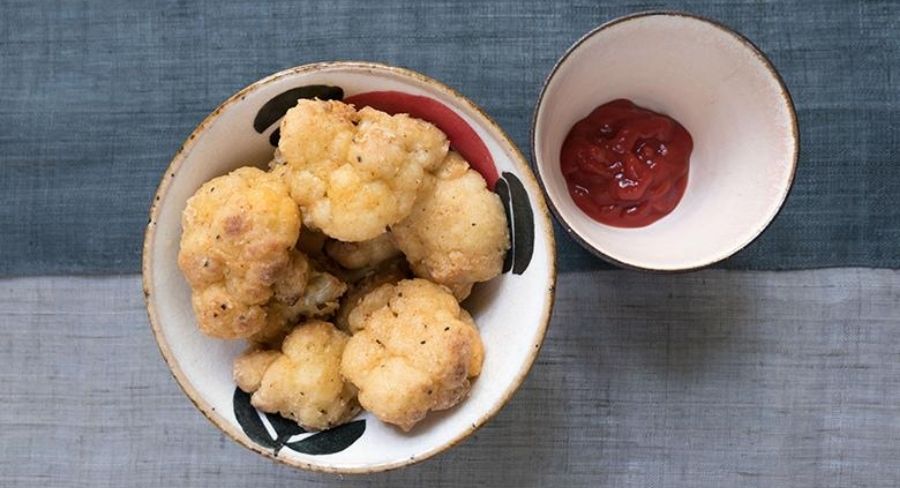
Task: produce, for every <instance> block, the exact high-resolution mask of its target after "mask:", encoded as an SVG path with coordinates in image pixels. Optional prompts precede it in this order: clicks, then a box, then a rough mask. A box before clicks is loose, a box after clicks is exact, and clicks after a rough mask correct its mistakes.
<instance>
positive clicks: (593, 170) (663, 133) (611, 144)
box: [560, 99, 694, 227]
mask: <svg viewBox="0 0 900 488" xmlns="http://www.w3.org/2000/svg"><path fill="white" fill-rule="evenodd" d="M693 148H694V142H693V140H692V139H691V135H690V134H689V133H688V131H687V130H685V128H684V127H682V126H681V124H679V123H678V122H677V121H675V120H674V119H672V118H671V117H668V116H666V115H663V114H659V113H656V112H653V111H651V110H647V109H645V108H642V107H639V106H637V105H635V104H634V103H633V102H631V101H630V100H624V99H619V100H613V101H611V102H609V103H605V104H603V105H600V106H599V107H597V108H596V109H594V111H593V112H591V113H590V115H588V116H587V117H585V118H584V119H582V120H580V121H578V123H576V124H575V125H574V126H573V127H572V129H571V130H570V131H569V134H568V135H567V136H566V140H565V142H563V146H562V153H561V155H560V165H561V166H562V173H563V176H564V177H565V179H566V184H567V185H568V188H569V193H570V194H571V195H572V199H574V200H575V204H576V205H578V207H579V208H581V209H582V210H583V211H584V212H585V213H587V214H588V215H589V216H590V217H591V218H593V219H594V220H596V221H598V222H600V223H603V224H607V225H612V226H616V227H643V226H646V225H650V224H652V223H653V222H656V221H657V220H659V219H661V218H662V217H664V216H666V215H667V214H668V213H669V212H671V211H672V210H674V209H675V206H676V205H678V202H679V201H681V197H682V195H684V189H685V187H686V186H687V180H688V162H689V160H690V156H691V151H692V150H693Z"/></svg>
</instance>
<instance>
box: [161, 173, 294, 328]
mask: <svg viewBox="0 0 900 488" xmlns="http://www.w3.org/2000/svg"><path fill="white" fill-rule="evenodd" d="M299 234H300V213H299V211H298V209H297V205H296V204H295V203H294V201H293V200H292V199H291V197H290V194H289V193H288V189H287V187H286V186H285V184H284V183H283V182H282V181H281V180H280V179H278V178H277V177H274V176H273V175H270V174H268V173H266V172H264V171H261V170H259V169H257V168H252V167H244V168H240V169H237V170H235V171H232V172H231V173H229V174H227V175H225V176H220V177H218V178H214V179H212V180H210V181H208V182H207V183H205V184H204V185H203V186H201V187H200V189H199V190H197V192H196V193H195V194H194V196H192V197H191V198H190V199H189V200H188V202H187V207H186V208H185V210H184V213H183V214H182V236H181V247H180V250H179V253H178V266H179V267H180V268H181V271H182V272H183V273H184V276H185V278H187V281H188V283H189V284H190V286H191V289H192V292H193V296H192V303H193V306H194V311H195V313H196V316H197V321H198V325H199V327H200V329H201V330H202V331H203V332H204V333H206V334H207V335H210V336H213V337H219V338H223V339H236V338H242V337H248V336H250V335H252V334H254V333H255V332H257V331H259V330H260V329H262V328H263V327H264V326H265V318H266V313H265V310H264V309H263V305H264V304H265V303H266V302H267V301H269V299H270V298H271V297H272V295H273V285H274V284H275V282H276V280H277V279H278V278H279V276H281V274H282V273H283V272H284V270H285V269H286V268H287V267H288V265H289V262H290V252H291V249H293V247H294V244H295V243H296V241H297V237H298V236H299Z"/></svg>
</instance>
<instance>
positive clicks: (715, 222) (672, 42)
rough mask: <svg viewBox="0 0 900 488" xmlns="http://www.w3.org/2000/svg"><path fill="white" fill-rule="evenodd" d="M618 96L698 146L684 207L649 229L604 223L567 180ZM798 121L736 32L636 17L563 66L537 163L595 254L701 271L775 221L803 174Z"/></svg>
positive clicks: (581, 48) (540, 117)
mask: <svg viewBox="0 0 900 488" xmlns="http://www.w3.org/2000/svg"><path fill="white" fill-rule="evenodd" d="M617 98H627V99H631V100H632V101H634V102H635V103H637V104H638V105H641V106H644V107H646V108H649V109H651V110H655V111H657V112H660V113H664V114H667V115H669V116H671V117H673V118H675V119H676V120H677V121H679V122H680V123H681V124H682V125H683V126H684V127H685V128H687V130H688V131H689V132H690V134H691V136H692V138H693V140H694V151H693V154H692V155H691V161H690V173H689V179H688V186H687V189H686V191H685V194H684V197H683V199H682V200H681V202H680V203H679V205H678V206H677V207H676V208H675V210H674V211H673V212H672V213H671V214H669V215H668V216H666V217H664V218H662V219H660V220H659V221H657V222H656V223H654V224H651V225H649V226H647V227H643V228H637V229H625V228H617V227H612V226H608V225H603V224H600V223H598V222H596V221H594V220H592V219H591V218H590V217H589V216H587V215H586V214H585V213H584V212H582V211H581V210H580V209H579V208H578V207H577V206H576V205H575V203H574V201H573V200H572V198H571V197H570V195H569V193H568V190H567V188H566V182H565V180H564V178H563V176H562V172H561V170H560V162H559V158H560V148H561V146H562V143H563V140H564V139H565V137H566V134H567V133H568V131H569V129H570V128H571V127H572V126H573V125H574V124H575V123H576V122H577V121H578V120H580V119H582V118H584V117H585V116H587V115H588V113H590V112H591V111H592V110H593V109H594V108H595V107H597V106H598V105H600V104H603V103H605V102H608V101H611V100H614V99H617ZM792 116H793V112H792V108H791V107H790V104H789V102H788V101H787V99H786V94H785V93H783V91H782V87H781V85H780V83H779V82H778V80H777V78H776V77H775V76H774V75H773V73H772V72H771V71H770V69H769V67H768V65H767V64H766V62H765V61H764V60H763V59H762V58H761V57H760V55H759V54H758V53H757V52H756V51H755V50H754V49H753V48H751V47H750V46H749V45H748V44H746V43H745V42H744V41H743V40H741V39H739V38H738V37H736V36H735V35H734V34H732V33H730V32H728V31H726V30H724V29H723V28H721V27H718V26H715V25H713V24H711V23H709V22H706V21H702V20H699V19H696V18H692V17H686V16H681V15H669V14H660V15H651V16H642V17H634V18H630V19H627V20H624V21H621V22H618V23H614V24H612V25H610V26H607V27H605V28H603V29H601V30H599V31H598V32H596V33H594V34H593V35H591V36H589V37H588V38H587V39H585V40H584V42H582V43H581V44H580V45H578V46H577V47H576V48H574V50H573V51H572V52H571V53H570V54H569V56H568V58H566V59H565V60H564V61H563V62H562V63H561V65H560V66H559V68H558V69H557V71H556V73H555V74H554V75H553V76H552V79H550V80H549V82H548V84H547V86H546V89H545V92H544V95H543V99H542V101H541V103H540V106H539V107H538V111H537V115H536V119H535V132H534V133H535V140H534V154H535V158H536V160H537V161H536V164H537V165H538V170H539V172H540V175H541V178H542V179H543V183H544V187H545V189H546V191H547V194H548V196H549V198H550V201H551V202H552V204H553V206H554V207H555V208H556V210H557V213H558V214H559V215H561V218H562V219H563V220H564V221H565V224H566V226H567V227H569V228H570V229H571V231H572V232H574V233H575V234H577V235H578V236H579V237H580V238H581V239H582V240H583V241H585V242H586V244H588V245H589V246H591V247H593V248H594V249H596V250H598V251H599V252H601V253H602V254H604V255H606V256H608V257H611V258H612V259H614V260H616V261H619V262H621V263H624V264H627V265H631V266H636V267H641V268H648V269H656V270H678V269H690V268H695V267H699V266H704V265H707V264H710V263H712V262H715V261H718V260H721V259H724V258H726V257H728V256H730V255H731V254H733V253H735V252H737V251H738V250H740V249H741V248H743V247H744V246H745V245H746V244H748V243H749V242H750V241H752V240H753V239H754V238H755V237H756V236H757V235H758V234H759V233H760V232H762V231H763V230H764V229H765V227H766V225H768V223H769V222H770V221H771V219H772V218H774V216H775V214H776V213H777V212H778V209H779V208H780V206H781V204H782V203H783V201H784V199H785V197H786V195H787V191H788V189H789V187H790V182H791V179H792V175H793V167H794V164H795V155H796V152H797V140H796V137H795V135H794V132H793V127H794V126H793V119H792Z"/></svg>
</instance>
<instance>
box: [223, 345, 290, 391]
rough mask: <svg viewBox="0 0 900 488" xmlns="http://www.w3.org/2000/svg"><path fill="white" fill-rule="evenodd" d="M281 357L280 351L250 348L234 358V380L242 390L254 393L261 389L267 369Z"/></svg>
mask: <svg viewBox="0 0 900 488" xmlns="http://www.w3.org/2000/svg"><path fill="white" fill-rule="evenodd" d="M279 357H281V352H280V351H276V350H271V349H259V348H256V347H251V348H248V349H247V350H246V351H244V352H242V353H241V355H240V356H238V357H237V359H235V360H234V382H235V383H236V384H237V386H238V388H240V389H241V390H244V391H245V392H247V393H253V392H254V391H256V390H258V389H259V385H260V383H262V379H263V375H265V374H266V370H267V369H269V366H271V365H272V363H274V362H275V360H276V359H278V358H279Z"/></svg>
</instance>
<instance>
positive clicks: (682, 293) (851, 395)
mask: <svg viewBox="0 0 900 488" xmlns="http://www.w3.org/2000/svg"><path fill="white" fill-rule="evenodd" d="M140 289H141V285H140V278H139V277H138V276H127V277H109V278H16V279H8V280H0V365H2V366H3V367H2V368H0V384H2V385H3V393H2V394H0V486H3V487H26V486H42V487H43V486H69V487H85V488H103V487H122V486H136V487H137V486H161V487H188V486H214V487H217V488H228V487H248V486H249V487H259V488H263V487H270V486H271V487H285V486H333V487H356V486H392V487H403V486H427V487H433V488H440V487H445V486H465V487H478V486H485V487H494V486H516V487H521V486H538V485H542V486H559V487H572V488H575V487H597V486H611V487H613V486H614V487H619V486H635V487H642V488H645V487H667V488H669V487H680V486H684V487H691V488H705V487H710V488H722V487H766V488H769V487H790V488H805V487H810V488H830V487H856V486H860V487H862V486H865V487H873V488H878V487H885V488H887V487H896V486H898V485H900V463H898V459H900V416H898V415H897V412H898V410H897V406H898V405H900V355H898V349H897V344H898V343H900V327H898V317H900V271H887V270H863V269H839V270H817V271H794V272H733V271H723V270H709V271H703V272H699V273H692V274H683V275H672V276H659V275H651V274H642V273H633V272H627V271H597V272H590V273H568V274H564V275H562V276H561V277H560V282H559V287H558V300H557V304H556V312H555V315H554V319H553V323H552V325H551V327H550V331H549V333H548V337H547V340H546V342H545V343H544V347H543V350H542V351H541V355H540V357H539V359H538V361H537V363H536V364H535V367H534V369H533V370H532V371H531V374H530V375H529V378H528V380H527V381H526V382H525V384H524V386H523V387H522V389H521V390H520V391H519V392H518V394H516V396H515V397H514V398H513V399H512V401H511V402H510V403H509V404H508V405H507V406H506V408H504V409H503V411H502V412H501V413H500V414H499V416H497V417H496V418H495V419H494V420H492V421H491V422H490V423H489V424H488V425H487V426H486V427H485V428H483V429H482V430H480V431H479V432H478V433H476V435H475V436H474V438H472V439H470V440H468V441H466V442H464V443H463V444H461V445H459V446H457V447H455V448H454V449H452V450H451V451H449V452H448V453H446V454H444V455H441V456H440V457H438V458H436V459H434V460H430V461H426V462H425V463H424V464H421V465H417V466H414V467H411V468H409V469H404V470H400V471H395V472H391V473H386V474H380V475H374V476H370V477H348V478H346V479H343V480H342V479H340V478H338V477H336V476H333V475H318V474H310V473H304V472H301V471H296V470H293V469H291V468H288V467H286V466H281V465H274V464H273V463H272V462H271V461H268V460H266V459H264V458H262V457H260V456H259V455H257V454H254V453H252V452H250V451H248V450H246V449H244V448H242V447H240V446H238V445H237V444H236V443H234V442H233V441H231V440H229V439H228V438H227V437H226V436H225V435H224V434H222V433H220V432H219V431H218V430H216V428H215V427H213V426H212V425H211V424H210V423H209V422H208V421H206V419H204V418H203V416H202V415H201V414H200V413H199V412H198V411H197V410H195V409H194V407H193V406H192V405H191V402H190V401H188V399H187V398H186V397H185V396H184V395H183V394H182V393H181V391H180V390H179V388H178V387H177V386H176V384H175V381H174V380H173V379H172V377H171V376H170V375H169V373H168V372H167V370H166V366H165V364H164V362H163V360H162V358H161V357H160V354H159V352H158V350H157V348H156V345H155V343H154V341H153V337H152V334H151V333H150V329H149V326H148V325H147V319H146V314H145V313H144V306H143V302H142V297H141V292H140Z"/></svg>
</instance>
